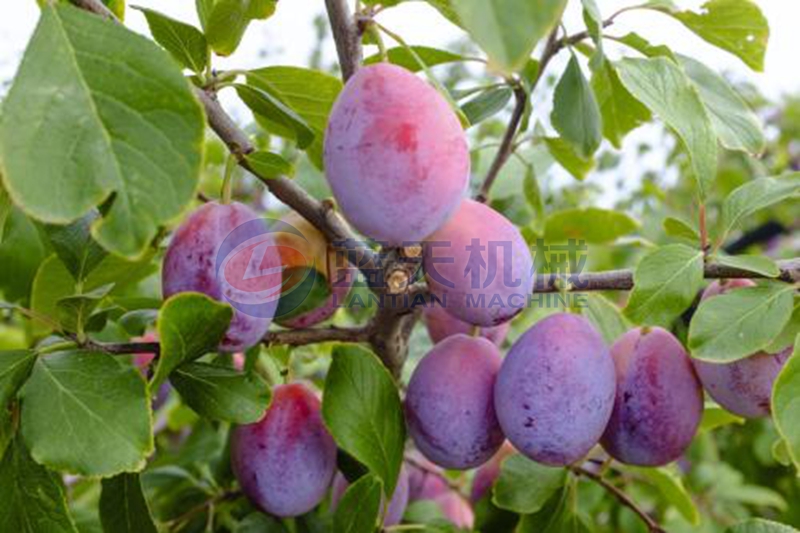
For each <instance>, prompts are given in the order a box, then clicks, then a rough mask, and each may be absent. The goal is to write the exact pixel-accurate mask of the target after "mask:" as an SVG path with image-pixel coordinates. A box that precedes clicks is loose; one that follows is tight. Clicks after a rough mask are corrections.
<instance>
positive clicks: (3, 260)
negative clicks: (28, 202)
mask: <svg viewBox="0 0 800 533" xmlns="http://www.w3.org/2000/svg"><path fill="white" fill-rule="evenodd" d="M4 229H5V232H4V233H5V234H4V236H3V242H2V243H0V265H3V267H2V268H0V291H2V293H3V299H4V300H5V301H8V302H17V301H20V300H27V299H28V297H29V296H30V292H31V285H32V283H33V280H34V277H35V276H36V271H37V269H38V268H39V265H40V264H41V263H42V261H44V260H45V258H46V257H47V256H48V255H49V254H50V248H49V243H47V239H46V237H45V236H44V235H43V232H40V230H39V228H38V227H37V225H36V224H35V223H34V222H33V221H32V220H31V219H30V218H28V217H27V216H26V215H25V213H23V212H22V211H20V210H19V209H17V208H15V207H14V208H12V209H11V213H10V214H9V217H8V219H6V225H5V228H4Z"/></svg>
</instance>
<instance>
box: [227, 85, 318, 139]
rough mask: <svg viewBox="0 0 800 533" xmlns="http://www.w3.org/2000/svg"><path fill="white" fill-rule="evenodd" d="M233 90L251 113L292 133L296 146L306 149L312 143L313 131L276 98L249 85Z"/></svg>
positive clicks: (237, 86)
mask: <svg viewBox="0 0 800 533" xmlns="http://www.w3.org/2000/svg"><path fill="white" fill-rule="evenodd" d="M235 88H236V92H237V93H238V94H239V98H241V99H242V101H243V102H244V103H245V105H247V107H249V108H250V110H251V111H252V112H253V113H255V114H257V115H260V116H262V117H264V118H266V119H268V120H270V121H271V122H273V123H275V124H278V125H280V128H281V129H282V131H289V132H292V134H293V138H294V139H295V140H297V146H299V147H300V148H307V147H308V146H309V145H310V144H311V143H312V142H313V141H314V135H315V133H314V130H312V129H311V127H310V126H309V125H308V124H307V123H306V121H305V120H304V119H303V117H301V116H300V115H298V114H297V113H295V111H294V110H293V109H291V108H290V107H288V106H287V105H286V104H284V103H283V102H282V101H280V100H279V99H278V98H276V97H274V96H273V95H271V94H270V93H268V92H266V91H262V90H261V89H258V88H256V87H251V86H249V85H242V84H236V85H235Z"/></svg>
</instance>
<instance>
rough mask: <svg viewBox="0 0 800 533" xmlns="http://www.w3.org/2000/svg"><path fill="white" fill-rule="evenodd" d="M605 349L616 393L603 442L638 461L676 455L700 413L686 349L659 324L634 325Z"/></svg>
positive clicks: (615, 453) (651, 462)
mask: <svg viewBox="0 0 800 533" xmlns="http://www.w3.org/2000/svg"><path fill="white" fill-rule="evenodd" d="M611 355H612V356H613V358H614V365H615V368H616V375H617V394H616V399H615V402H614V412H613V414H612V415H611V420H610V421H609V423H608V427H607V428H606V431H605V433H604V434H603V439H602V445H603V448H605V450H606V451H607V452H608V453H609V455H611V456H612V457H614V458H615V459H617V460H619V461H621V462H623V463H626V464H632V465H639V466H659V465H664V464H667V463H669V462H671V461H674V460H675V459H677V458H679V457H680V456H681V455H682V454H683V452H684V451H685V450H686V448H687V447H688V446H689V444H690V443H691V442H692V438H694V435H695V432H696V431H697V427H698V425H699V424H700V418H701V416H702V414H703V389H702V387H701V386H700V381H699V380H698V378H697V375H696V374H695V371H694V368H693V367H692V362H691V361H690V359H689V354H687V353H686V350H685V349H684V348H683V346H682V345H681V343H680V342H679V341H678V339H676V338H675V337H674V336H673V335H672V334H671V333H670V332H668V331H666V330H664V329H662V328H635V329H632V330H631V331H628V332H627V333H625V334H624V335H623V336H622V337H620V338H619V339H618V340H617V341H616V342H615V343H614V345H613V346H612V347H611Z"/></svg>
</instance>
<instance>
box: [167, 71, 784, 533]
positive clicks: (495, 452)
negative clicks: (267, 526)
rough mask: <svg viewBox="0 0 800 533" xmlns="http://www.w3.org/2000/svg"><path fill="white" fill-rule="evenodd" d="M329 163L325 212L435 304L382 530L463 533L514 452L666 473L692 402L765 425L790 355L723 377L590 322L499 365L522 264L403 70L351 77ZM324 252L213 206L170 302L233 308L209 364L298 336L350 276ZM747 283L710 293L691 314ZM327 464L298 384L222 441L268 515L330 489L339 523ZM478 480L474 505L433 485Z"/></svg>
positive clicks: (644, 338) (511, 229)
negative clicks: (430, 517)
mask: <svg viewBox="0 0 800 533" xmlns="http://www.w3.org/2000/svg"><path fill="white" fill-rule="evenodd" d="M324 162H325V172H326V176H327V179H328V182H329V183H330V186H331V189H332V191H333V194H334V196H335V198H336V200H337V203H338V205H339V207H340V209H341V211H342V213H343V214H344V216H345V217H346V218H347V219H348V221H349V222H350V223H351V224H352V225H353V226H354V227H355V228H356V229H357V230H358V231H360V232H361V233H362V234H364V235H365V236H367V237H369V238H371V239H374V240H377V241H381V242H382V243H384V244H388V245H391V246H407V245H409V244H418V243H420V242H422V249H423V260H422V263H423V267H424V270H425V276H426V278H427V282H428V285H429V287H430V290H431V293H432V294H433V295H434V296H435V297H436V300H438V301H440V302H446V304H445V305H444V306H443V307H442V306H439V307H435V306H434V307H429V308H427V309H425V310H424V315H423V318H424V322H425V325H426V327H427V329H428V332H429V334H430V337H431V339H432V340H433V342H434V346H433V348H432V349H431V350H430V351H429V352H428V353H427V354H426V355H425V357H423V358H422V360H421V361H420V362H419V364H418V365H417V367H416V368H415V369H414V371H413V373H412V375H411V378H410V381H409V383H408V388H407V391H406V396H405V407H404V408H405V416H406V422H407V427H408V432H409V434H410V436H411V439H412V441H413V443H414V446H415V450H412V451H411V452H410V453H409V455H408V456H407V459H406V463H405V464H404V465H403V468H402V470H401V472H400V476H399V480H398V483H397V487H396V490H395V491H394V493H393V494H392V495H391V497H390V498H389V501H388V502H385V503H386V505H385V508H386V512H385V513H384V514H383V517H384V525H385V526H391V525H394V524H397V523H399V522H400V521H401V519H402V516H403V513H404V511H405V509H406V507H407V505H408V504H409V503H411V502H415V501H421V500H429V501H432V502H434V503H435V504H436V506H438V508H439V510H440V511H441V513H442V514H443V516H445V517H446V518H448V519H449V520H450V521H451V522H453V523H454V524H456V525H457V526H459V527H471V525H472V522H473V521H474V516H473V513H472V507H471V503H472V504H474V503H475V502H477V501H478V500H480V499H481V498H483V497H484V495H485V494H486V493H487V491H488V489H489V488H490V487H491V486H492V484H493V483H494V481H495V479H496V478H497V476H498V474H499V470H500V463H501V461H502V460H503V459H504V458H505V457H506V456H508V455H509V454H510V453H516V452H518V453H521V454H524V455H525V456H527V457H529V458H530V459H532V460H534V461H537V462H539V463H543V464H546V465H551V466H569V465H572V464H575V463H578V462H580V461H582V460H584V458H585V457H586V456H587V454H589V453H590V451H591V450H592V449H593V448H595V446H597V445H598V444H599V445H601V446H602V447H603V449H605V451H606V452H607V453H608V455H610V456H611V457H613V458H614V459H616V460H618V461H620V462H623V463H627V464H632V465H641V466H658V465H663V464H666V463H669V462H671V461H674V460H676V459H678V458H679V457H680V456H681V455H682V454H683V453H684V452H685V450H686V449H687V447H688V446H689V445H690V443H691V441H692V439H693V437H694V435H695V433H696V431H697V429H698V427H699V424H700V419H701V417H702V413H703V406H704V403H703V402H704V392H703V390H704V389H705V390H706V391H708V393H709V394H710V395H711V397H712V398H713V399H714V400H715V401H717V402H718V403H719V404H720V405H721V406H722V407H724V408H726V409H728V410H730V411H731V412H733V413H736V414H738V415H741V416H744V417H759V416H766V415H768V414H769V411H770V393H771V389H772V385H773V382H774V380H775V378H776V377H777V375H778V373H779V371H780V369H781V367H782V365H783V364H784V363H785V361H786V359H787V358H788V353H789V352H788V350H787V351H785V352H782V353H780V354H777V355H774V354H767V353H763V352H759V353H756V354H753V355H752V356H750V357H748V358H746V359H743V360H740V361H736V362H733V363H727V364H712V363H707V362H701V361H693V360H692V359H691V358H690V357H689V354H688V353H687V351H686V349H685V348H684V347H683V346H682V344H681V343H680V342H679V341H678V339H677V338H675V336H674V335H673V334H672V333H670V332H669V331H666V330H664V329H661V328H656V327H654V328H650V327H640V328H635V329H632V330H631V331H628V332H627V333H625V334H624V335H622V336H621V337H620V338H619V339H617V341H616V342H614V343H613V345H612V346H611V347H610V348H609V347H608V346H607V345H606V343H605V342H604V340H603V338H602V336H601V335H600V334H599V333H598V332H597V330H596V329H595V328H594V326H593V325H592V324H591V323H590V322H589V321H588V320H587V319H586V318H584V317H582V316H580V315H576V314H570V313H557V314H553V315H550V316H548V317H546V318H544V319H542V320H540V321H539V322H537V323H536V324H535V325H533V326H532V327H531V328H530V329H528V330H527V331H526V332H524V333H523V334H522V335H520V336H519V337H518V338H517V339H516V341H515V342H514V343H513V345H512V346H511V347H510V348H509V349H508V352H507V354H506V356H505V357H503V356H502V355H501V350H500V348H501V346H502V345H503V344H504V343H505V339H506V336H507V334H508V332H509V323H510V321H511V320H512V319H513V318H514V317H515V316H516V315H517V313H519V312H520V311H521V310H522V308H523V305H512V304H511V302H512V301H513V300H514V298H517V297H519V298H520V301H522V302H524V301H525V298H526V297H527V295H529V294H531V291H532V285H533V261H532V258H531V254H530V250H529V248H528V245H527V243H526V242H525V240H524V238H523V237H522V235H521V234H520V232H519V230H518V229H517V228H516V227H515V226H514V225H513V224H512V223H511V222H510V221H509V220H507V219H506V218H504V217H503V216H502V215H500V214H499V213H498V212H496V211H495V210H493V209H492V208H490V207H488V206H486V205H484V204H482V203H479V202H476V201H473V200H470V199H467V198H465V192H466V189H467V185H468V181H469V174H470V163H469V150H468V146H467V142H466V137H465V135H464V132H463V129H462V127H461V125H460V123H459V121H458V119H457V118H456V116H455V114H454V113H453V112H452V110H451V108H450V105H449V103H448V102H447V101H446V100H445V99H444V98H443V97H442V96H441V95H440V94H439V93H438V92H437V91H435V90H434V89H433V88H432V87H430V86H429V85H428V84H426V83H424V82H423V81H422V80H420V79H419V78H418V77H416V76H415V75H413V74H412V73H410V72H408V71H406V70H404V69H402V68H399V67H396V66H392V65H389V64H377V65H373V66H369V67H364V68H362V69H361V70H359V71H358V72H357V73H356V74H355V75H354V76H353V77H352V78H351V79H350V80H349V81H348V83H347V84H346V86H345V87H344V89H343V90H342V92H341V94H340V95H339V98H338V99H337V101H336V103H335V105H334V106H333V109H332V111H331V116H330V121H329V124H328V128H327V131H326V135H325V142H324ZM284 230H285V231H284ZM251 241H252V243H253V244H249V245H248V244H247V243H249V242H251ZM242 243H245V244H244V245H243V244H242ZM242 246H244V248H243V249H242ZM256 251H260V255H259V256H258V258H259V261H256V262H254V261H253V260H252V258H253V257H254V256H255V255H256ZM331 254H332V250H331V245H330V243H328V242H327V240H326V239H325V237H324V236H323V235H322V234H321V233H320V232H319V231H318V230H317V229H316V228H314V227H313V226H312V225H311V224H309V223H308V222H307V221H306V220H305V219H303V218H302V217H300V216H299V215H298V214H296V213H292V214H290V215H287V216H286V217H285V218H284V219H283V220H282V221H279V224H278V227H271V226H270V225H269V224H268V223H267V222H266V221H265V220H263V219H260V218H259V217H258V215H257V214H256V213H255V212H253V211H252V210H251V209H250V208H248V207H246V206H244V205H242V204H238V203H232V204H226V205H222V204H218V203H208V204H205V205H204V206H202V207H200V208H199V209H198V210H197V211H195V212H194V213H193V214H192V215H191V216H190V217H189V218H188V219H187V220H186V221H185V222H184V224H183V225H182V226H181V227H180V228H179V229H178V230H177V231H176V233H175V235H174V237H173V239H172V242H171V243H170V246H169V248H168V250H167V254H166V257H165V260H164V269H163V291H164V295H165V296H167V297H168V296H170V295H173V294H176V293H179V292H184V291H198V292H202V293H204V294H207V295H208V296H210V297H212V298H214V299H217V300H220V301H224V302H230V303H231V304H232V305H233V306H234V308H235V312H234V316H233V320H232V322H231V325H230V328H229V329H228V331H227V334H226V336H225V338H224V339H223V341H222V343H221V345H220V349H221V350H223V351H229V352H239V351H242V350H245V349H247V348H249V347H251V346H253V345H255V344H256V343H258V342H259V341H260V339H261V338H263V336H264V335H265V334H266V332H267V330H268V328H269V327H270V324H271V323H272V322H273V321H275V322H277V323H279V324H280V325H282V326H284V327H292V328H301V327H309V326H312V325H314V324H317V323H319V322H321V321H323V320H327V319H328V318H330V317H331V316H332V315H333V313H334V312H335V310H336V309H337V307H338V305H337V302H339V301H342V300H344V297H345V296H346V294H347V292H348V291H349V289H350V288H351V285H352V278H353V276H352V272H350V271H349V269H350V268H352V267H349V266H346V265H345V266H342V265H341V261H340V260H339V258H336V257H333V256H332V255H331ZM221 257H222V258H221ZM309 280H310V281H309ZM752 285H753V283H752V282H751V281H749V280H741V281H733V282H728V283H725V284H720V283H714V284H712V285H710V286H709V287H708V289H707V290H706V291H705V293H704V295H703V298H704V299H707V298H711V297H714V296H716V295H718V294H721V293H724V292H726V291H729V290H734V289H737V288H739V287H747V286H752ZM276 288H277V289H278V295H279V296H280V297H279V298H278V297H276V296H275V292H274V289H276ZM298 291H299V292H298ZM303 291H307V292H303ZM297 294H300V295H301V298H299V301H295V300H298V298H297ZM306 294H308V295H310V296H306ZM293 295H294V296H293ZM304 300H305V301H304ZM496 302H497V303H496ZM336 457H337V449H336V444H335V442H334V440H333V438H332V437H331V435H330V433H329V432H328V430H327V428H326V427H325V425H324V423H323V420H322V417H321V414H320V401H319V399H318V397H317V395H316V394H315V393H314V392H313V391H312V390H311V389H309V388H308V387H306V386H305V385H303V384H299V383H294V384H288V385H281V386H278V387H276V388H275V390H274V394H273V400H272V404H271V405H270V407H269V408H268V410H267V411H266V413H265V415H264V417H263V418H262V420H260V421H259V422H257V423H254V424H250V425H244V426H239V427H236V428H235V429H234V431H233V437H232V444H231V460H232V465H233V471H234V473H235V475H236V477H237V479H238V481H239V483H240V485H241V487H242V490H243V492H244V493H245V494H246V495H247V496H248V498H249V499H250V500H251V501H252V502H253V503H254V504H255V505H257V506H258V507H259V508H260V509H262V510H263V511H265V512H267V513H271V514H273V515H276V516H280V517H292V516H298V515H300V514H303V513H305V512H308V511H309V510H311V509H313V508H314V507H316V506H317V505H318V504H319V503H320V502H321V501H322V500H323V499H324V498H325V497H326V495H328V494H329V493H330V494H331V507H332V508H335V507H336V506H337V505H338V502H339V500H340V499H341V497H342V494H343V493H344V491H345V490H346V488H347V485H348V482H347V480H346V479H345V477H344V476H343V475H342V474H341V473H337V463H336ZM475 468H477V469H478V470H477V471H476V473H475V476H474V480H473V481H474V482H473V486H472V493H471V495H470V499H469V500H467V499H466V498H464V497H463V496H462V495H461V494H460V492H459V491H458V490H456V489H454V488H452V487H451V485H450V484H449V483H448V481H447V477H446V476H445V475H444V472H443V470H442V469H457V470H467V469H475ZM331 487H332V489H331Z"/></svg>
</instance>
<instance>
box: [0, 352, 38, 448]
mask: <svg viewBox="0 0 800 533" xmlns="http://www.w3.org/2000/svg"><path fill="white" fill-rule="evenodd" d="M35 362H36V352H34V351H33V350H13V351H0V409H6V407H7V406H8V403H9V402H10V401H11V400H13V399H14V397H15V396H16V395H17V390H19V388H20V387H21V386H22V384H23V383H25V381H26V380H27V379H28V376H30V374H31V370H32V369H33V364H34V363H35ZM0 453H1V452H0Z"/></svg>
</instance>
